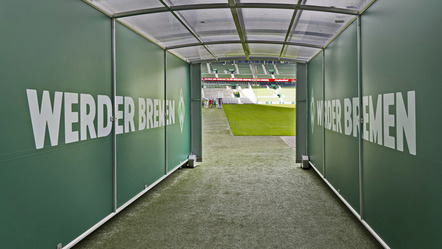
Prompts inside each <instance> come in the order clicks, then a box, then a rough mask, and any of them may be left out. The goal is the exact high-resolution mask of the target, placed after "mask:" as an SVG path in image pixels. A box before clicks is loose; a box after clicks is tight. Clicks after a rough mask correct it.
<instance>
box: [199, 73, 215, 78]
mask: <svg viewBox="0 0 442 249" xmlns="http://www.w3.org/2000/svg"><path fill="white" fill-rule="evenodd" d="M201 77H209V78H214V77H215V74H214V73H201Z"/></svg>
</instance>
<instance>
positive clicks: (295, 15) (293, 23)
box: [278, 0, 305, 60]
mask: <svg viewBox="0 0 442 249" xmlns="http://www.w3.org/2000/svg"><path fill="white" fill-rule="evenodd" d="M303 2H305V0H298V5H300V4H301V3H303ZM301 12H302V11H301ZM300 16H301V14H299V15H298V10H297V9H295V11H294V12H293V15H292V19H291V20H290V24H289V27H288V28H287V33H286V34H285V38H284V43H283V45H282V48H281V53H279V58H278V60H279V59H281V57H282V54H283V53H284V49H285V46H286V43H287V40H288V39H289V36H290V33H291V31H292V29H295V28H296V26H297V24H298V21H299V18H300Z"/></svg>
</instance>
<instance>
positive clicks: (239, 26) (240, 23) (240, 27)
mask: <svg viewBox="0 0 442 249" xmlns="http://www.w3.org/2000/svg"><path fill="white" fill-rule="evenodd" d="M234 6H235V1H234V0H229V7H230V11H231V12H232V17H233V21H234V22H235V27H236V30H237V32H238V36H239V39H240V40H241V44H242V48H243V50H244V55H245V56H246V59H247V60H249V54H250V50H249V46H248V45H247V43H246V40H245V35H244V34H245V29H244V20H243V18H242V16H241V15H240V13H238V10H237V9H236V8H234ZM240 17H241V18H240Z"/></svg>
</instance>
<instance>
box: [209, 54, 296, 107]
mask: <svg viewBox="0 0 442 249" xmlns="http://www.w3.org/2000/svg"><path fill="white" fill-rule="evenodd" d="M201 84H202V93H201V94H202V99H203V100H209V99H220V98H221V99H222V102H223V103H224V104H295V102H296V64H294V63H281V62H276V63H275V62H274V61H250V62H249V61H225V62H207V63H202V64H201Z"/></svg>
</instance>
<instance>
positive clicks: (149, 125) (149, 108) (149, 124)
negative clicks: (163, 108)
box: [146, 99, 153, 129]
mask: <svg viewBox="0 0 442 249" xmlns="http://www.w3.org/2000/svg"><path fill="white" fill-rule="evenodd" d="M146 114H147V116H146V117H147V121H146V129H149V128H153V118H152V116H153V104H152V99H146Z"/></svg>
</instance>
